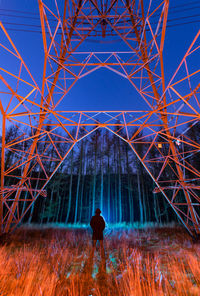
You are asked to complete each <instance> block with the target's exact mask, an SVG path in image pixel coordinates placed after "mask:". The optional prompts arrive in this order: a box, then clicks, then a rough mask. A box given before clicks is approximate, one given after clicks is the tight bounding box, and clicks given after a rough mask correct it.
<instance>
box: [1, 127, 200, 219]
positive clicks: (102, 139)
mask: <svg viewBox="0 0 200 296" xmlns="http://www.w3.org/2000/svg"><path fill="white" fill-rule="evenodd" d="M198 131H199V125H196V126H194V127H193V128H191V129H189V131H188V136H189V137H190V139H193V140H194V141H196V142H198V140H199V132H198ZM6 135H7V136H6V137H7V139H6V141H11V140H12V138H13V139H14V138H16V137H17V128H15V127H10V128H9V129H8V131H7V134H6ZM52 147H53V146H52ZM41 149H43V148H42V147H41ZM52 149H53V148H52ZM139 149H145V147H144V145H142V144H140V147H139ZM185 150H187V148H185ZM49 153H51V152H49ZM53 153H54V152H53V151H52V154H53ZM13 157H15V156H14V154H13V153H11V151H9V150H8V151H7V152H6V155H5V168H8V167H9V166H10V165H11V164H12V163H13V161H14V160H13V159H12V158H13ZM192 162H198V166H199V167H200V165H199V157H198V154H194V156H193V158H192ZM46 169H48V170H49V172H51V170H52V169H53V167H52V164H49V167H48V168H46ZM154 169H155V170H156V169H157V168H156V166H155V168H154ZM19 174H20V172H19ZM168 177H169V178H170V176H168ZM36 186H38V187H39V184H36ZM154 187H155V184H154V182H153V181H152V179H151V178H150V176H149V174H148V173H147V172H146V170H145V169H144V167H143V165H142V164H141V162H140V161H139V160H138V159H137V157H136V155H135V154H134V153H133V151H132V150H131V148H130V146H129V145H128V144H127V143H126V142H125V141H123V140H121V139H120V138H119V137H117V136H116V135H114V134H112V133H110V132H109V131H108V130H105V129H97V130H96V131H94V132H93V133H92V134H91V135H90V136H88V137H87V138H84V139H83V140H82V141H80V142H79V143H77V145H76V146H75V147H74V148H73V150H72V151H71V152H70V154H69V156H68V157H67V159H66V160H65V161H64V162H63V164H62V166H61V167H60V168H59V170H58V171H57V172H56V174H55V175H54V176H53V178H52V179H51V180H50V182H49V183H48V185H47V188H46V190H47V197H40V198H38V199H37V200H36V202H35V203H34V204H33V205H32V207H31V208H30V210H29V212H28V215H27V216H26V217H25V219H24V222H29V223H31V222H34V223H41V224H42V223H51V222H58V223H88V221H89V220H90V217H91V216H92V215H93V214H94V212H95V209H96V208H97V207H99V208H100V209H101V210H102V214H103V216H104V217H105V219H106V220H107V222H110V223H122V222H127V223H134V222H139V223H146V222H157V223H168V222H171V221H177V217H176V215H175V213H174V211H173V210H172V208H171V207H170V205H169V203H168V202H167V201H166V200H165V199H164V197H163V196H162V194H161V193H157V194H155V193H153V189H154Z"/></svg>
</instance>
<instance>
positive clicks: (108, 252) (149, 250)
mask: <svg viewBox="0 0 200 296" xmlns="http://www.w3.org/2000/svg"><path fill="white" fill-rule="evenodd" d="M104 246H105V258H102V257H101V255H100V248H99V245H97V248H96V250H95V253H94V256H93V255H92V247H91V232H90V230H89V229H88V228H79V229H77V228H55V227H54V228H53V227H46V228H36V227H33V228H30V227H24V226H22V227H20V228H19V229H17V230H16V231H15V232H14V233H12V234H11V235H9V236H8V237H6V238H3V239H2V240H1V245H0V295H2V296H11V295H13V296H21V295H23V296H30V295H31V296H36V295H37V296H38V295H44V296H46V295H47V296H51V295H52V296H53V295H55V296H60V295H63V296H79V295H80V296H89V295H92V296H100V295H104V296H111V295H112V296H118V295H119V296H133V295H136V296H146V295H147V296H154V295H155V296H156V295H158V296H162V295H174V296H177V295H191V296H199V295H200V243H198V242H194V241H193V240H192V238H191V237H190V236H189V235H188V234H187V233H186V232H185V230H184V229H183V228H181V227H177V226H174V227H150V228H149V227H146V228H142V229H134V228H128V227H126V228H116V227H115V228H108V229H107V230H106V232H105V240H104Z"/></svg>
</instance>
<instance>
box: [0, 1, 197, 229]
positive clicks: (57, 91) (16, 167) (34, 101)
mask: <svg viewBox="0 0 200 296" xmlns="http://www.w3.org/2000/svg"><path fill="white" fill-rule="evenodd" d="M45 2H46V3H45ZM61 2H62V5H61ZM154 2H155V1H151V0H150V1H143V0H134V1H132V0H124V1H122V0H104V1H103V0H63V1H56V0H55V3H54V8H51V9H50V8H49V7H48V6H47V4H48V1H42V0H39V1H38V4H39V12H40V21H41V30H42V38H43V48H44V65H43V78H42V83H41V87H39V86H38V85H37V83H36V81H35V79H34V77H33V76H32V74H31V72H30V70H29V69H28V67H27V65H26V64H25V62H24V60H23V58H22V56H21V55H20V53H19V52H18V50H17V48H16V47H15V45H14V43H13V41H12V40H11V38H10V36H9V34H8V32H7V31H6V29H5V27H4V26H3V24H2V23H0V29H1V36H2V38H1V44H0V50H1V57H3V59H2V60H4V63H5V64H4V63H2V65H0V71H1V73H0V83H1V98H0V109H1V114H2V151H1V154H2V157H1V195H0V223H1V224H0V229H1V230H0V231H1V233H6V232H9V231H12V230H13V229H15V227H16V226H17V225H18V224H19V223H20V222H21V220H22V218H23V217H24V215H25V214H26V213H27V212H29V210H30V208H31V206H32V205H33V203H34V202H35V200H36V199H37V197H38V196H39V195H42V196H43V198H45V197H46V191H45V186H46V185H47V183H48V182H49V180H50V179H51V178H52V176H53V175H54V174H55V172H56V171H57V170H58V168H59V167H60V165H61V164H62V163H63V161H64V160H65V159H66V157H67V156H68V154H69V152H70V151H71V150H72V149H73V147H74V146H75V145H76V143H78V142H79V141H81V140H82V139H83V138H85V137H87V136H88V135H90V134H91V133H93V132H94V131H95V130H97V129H99V128H105V129H107V130H109V131H110V132H111V133H113V134H115V135H117V136H118V137H120V138H121V139H122V140H124V141H125V142H127V144H128V145H130V147H131V149H132V151H133V152H134V153H135V154H136V156H137V157H138V159H139V160H140V161H141V163H142V164H143V166H144V168H145V169H146V171H147V172H148V173H149V175H150V176H151V178H152V180H153V181H154V182H155V189H154V193H162V195H163V196H164V198H165V199H166V200H167V201H168V202H169V204H170V205H171V207H172V208H173V210H174V211H175V213H176V214H177V216H178V217H179V219H180V221H181V222H182V223H183V224H184V226H185V227H186V229H187V230H188V231H189V233H190V234H191V235H199V234H200V217H199V213H200V211H199V205H200V198H199V194H198V193H199V189H200V182H199V180H200V172H199V170H198V169H197V168H195V167H194V164H193V162H192V161H190V159H192V157H193V156H194V155H195V154H197V153H199V151H200V144H199V143H198V142H197V141H196V142H195V140H194V138H193V139H190V138H189V136H188V134H189V133H188V130H189V129H190V128H191V127H192V126H195V125H196V124H198V122H199V110H200V102H199V87H200V83H199V74H200V68H199V66H200V63H198V62H195V61H197V59H198V58H199V51H200V42H199V40H200V36H199V35H200V31H199V32H197V35H196V37H195V38H194V40H193V41H192V43H191V45H190V47H189V48H188V50H187V52H186V53H185V55H184V57H183V59H182V61H181V63H180V65H179V67H178V68H177V70H176V71H175V72H174V75H173V77H172V78H171V79H168V81H169V82H168V83H167V84H166V82H165V76H164V63H163V48H164V39H165V33H166V25H167V15H168V7H169V0H164V1H158V2H157V3H158V4H157V6H155V3H154ZM59 5H60V6H59ZM52 24H53V25H52ZM89 38H90V39H95V40H97V41H99V40H101V39H104V38H106V40H116V38H117V39H120V40H121V41H122V43H123V44H124V48H125V50H124V51H119V52H117V51H114V52H105V51H104V52H100V51H92V52H91V51H84V50H82V49H81V48H84V49H85V48H86V46H87V44H88V43H84V42H85V40H87V39H89ZM104 40H105V39H104ZM83 44H84V45H85V47H82V45H83ZM120 48H121V47H120ZM4 57H5V58H4ZM8 61H11V62H9V63H8ZM14 62H15V65H16V66H15V67H13V63H14ZM10 64H12V70H10V69H9V65H10ZM100 68H106V69H109V70H110V71H113V72H115V73H117V74H119V75H120V76H122V77H124V78H125V79H128V81H129V82H130V84H131V85H132V86H133V88H134V89H135V90H137V92H138V94H139V95H140V98H141V99H142V100H144V102H145V104H146V108H144V110H139V111H138V110H135V111H134V106H135V105H136V104H137V102H135V100H136V98H134V97H133V102H130V108H131V110H132V111H130V110H127V111H126V110H124V111H110V110H105V111H68V110H66V111H64V110H62V108H60V109H59V107H60V106H61V103H62V102H63V101H65V105H66V106H67V95H68V92H69V91H70V89H71V88H72V87H73V86H74V85H75V84H76V82H77V81H78V80H79V79H81V78H82V77H85V76H86V75H88V74H91V73H92V72H94V71H96V70H98V69H100ZM139 95H138V97H139ZM10 123H11V124H12V125H13V127H14V128H15V129H13V130H15V131H17V133H16V137H15V136H14V135H13V137H11V138H10V137H7V133H6V131H7V126H8V124H9V125H10ZM74 129H75V133H74ZM72 130H73V132H72ZM141 144H143V145H144V149H142V151H143V152H141V149H139V147H141ZM52 148H53V149H52ZM49 151H51V153H50V152H49ZM52 151H53V153H52ZM9 155H12V156H14V157H12V158H10V159H12V161H13V162H12V163H5V159H6V156H7V159H9ZM169 176H170V177H169Z"/></svg>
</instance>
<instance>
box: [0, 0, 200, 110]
mask: <svg viewBox="0 0 200 296" xmlns="http://www.w3.org/2000/svg"><path fill="white" fill-rule="evenodd" d="M155 1H156V2H158V1H157V0H155ZM46 3H48V5H50V6H51V5H52V3H54V1H53V0H48V1H46ZM15 10H17V11H19V12H17V11H15ZM20 11H21V12H20ZM24 12H27V13H24ZM30 12H31V14H30ZM0 19H1V20H2V22H3V24H4V25H5V27H6V28H7V30H8V32H9V34H10V36H11V38H12V39H13V41H14V43H15V45H16V46H17V48H18V50H19V52H20V53H21V55H22V56H23V58H24V60H25V62H26V63H27V65H28V66H29V68H30V70H31V72H32V73H33V76H34V78H35V79H36V81H37V83H38V84H39V85H41V76H42V65H43V44H42V35H41V34H39V33H35V32H32V33H30V32H26V31H22V32H21V31H18V30H16V29H25V30H26V28H25V27H24V26H22V25H20V24H28V25H30V27H27V29H28V30H33V31H35V30H36V31H39V30H40V28H39V26H40V20H39V11H38V1H37V0H9V1H8V0H0ZM168 19H169V22H168V24H169V27H168V28H167V32H166V39H165V47H164V62H165V76H166V82H168V81H169V80H170V78H171V76H172V74H173V73H174V71H175V69H176V68H177V66H178V64H179V62H180V61H181V59H182V57H183V55H184V53H185V52H186V50H187V48H188V46H189V45H190V43H191V41H192V40H193V38H194V36H195V35H196V33H197V31H198V30H199V27H200V2H199V1H188V0H183V1H181V0H173V1H172V0H171V1H170V8H169V15H168ZM194 21H195V22H194ZM13 23H15V24H13ZM183 23H189V24H185V25H183ZM179 24H182V25H179ZM31 25H34V26H38V27H34V26H33V27H31ZM174 25H175V26H174ZM87 46H88V51H89V49H90V48H91V47H92V46H95V44H94V43H92V42H91V43H90V42H87V43H86V47H87ZM96 46H97V47H98V50H101V48H102V51H103V50H112V46H113V50H116V48H119V50H121V48H122V45H121V42H118V43H114V44H109V46H108V44H106V43H105V44H96ZM86 47H85V48H86ZM1 62H3V61H2V60H1V57H0V63H1ZM4 62H5V61H4ZM136 96H137V94H136V92H135V90H134V89H133V87H132V86H131V85H130V83H129V82H128V81H127V80H126V79H123V78H122V77H120V76H118V75H117V74H114V73H113V72H110V71H108V70H106V69H100V70H98V71H96V72H94V73H93V74H91V75H89V76H86V78H83V79H82V80H80V81H79V82H78V83H77V84H76V85H75V86H74V88H72V90H71V91H70V93H69V95H68V98H67V100H65V101H64V103H63V104H62V108H65V109H67V110H133V109H137V108H138V109H140V108H143V103H140V102H141V101H137V103H136V105H135V106H134V105H133V97H136ZM130 102H131V104H130Z"/></svg>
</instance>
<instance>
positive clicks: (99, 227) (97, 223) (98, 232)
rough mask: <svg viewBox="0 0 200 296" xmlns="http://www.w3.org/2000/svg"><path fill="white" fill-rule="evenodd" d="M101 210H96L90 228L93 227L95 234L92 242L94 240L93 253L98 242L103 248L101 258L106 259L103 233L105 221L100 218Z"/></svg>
mask: <svg viewBox="0 0 200 296" xmlns="http://www.w3.org/2000/svg"><path fill="white" fill-rule="evenodd" d="M100 214H101V210H100V209H96V211H95V216H92V219H91V221H90V226H91V227H92V230H93V234H92V240H93V250H92V252H93V253H94V249H95V246H96V243H97V240H99V242H100V247H101V256H102V257H105V254H104V247H103V231H104V229H105V226H106V225H105V221H104V219H103V217H102V216H100Z"/></svg>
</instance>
